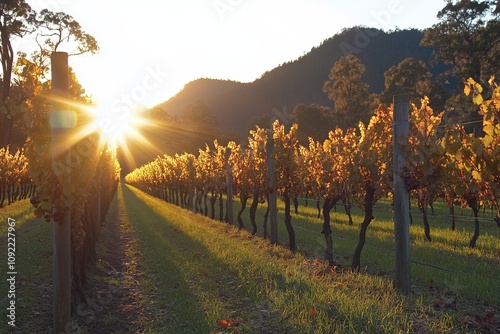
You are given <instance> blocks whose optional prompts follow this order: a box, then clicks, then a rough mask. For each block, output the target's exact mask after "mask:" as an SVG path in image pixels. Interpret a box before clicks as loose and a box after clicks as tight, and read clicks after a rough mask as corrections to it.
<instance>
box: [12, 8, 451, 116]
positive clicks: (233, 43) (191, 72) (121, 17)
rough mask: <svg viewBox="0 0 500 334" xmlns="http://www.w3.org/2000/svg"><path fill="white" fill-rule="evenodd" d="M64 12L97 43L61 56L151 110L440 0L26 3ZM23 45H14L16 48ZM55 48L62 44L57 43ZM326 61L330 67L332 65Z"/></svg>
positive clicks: (90, 79)
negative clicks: (93, 50) (202, 85)
mask: <svg viewBox="0 0 500 334" xmlns="http://www.w3.org/2000/svg"><path fill="white" fill-rule="evenodd" d="M28 3H29V4H30V5H31V6H32V7H33V8H34V9H36V10H40V9H42V8H48V9H50V10H52V11H64V12H66V13H68V14H70V15H72V16H73V17H74V18H75V19H76V20H77V21H78V22H79V23H80V24H81V25H82V27H83V29H84V30H85V31H86V32H87V33H89V34H91V35H93V36H94V37H95V38H96V39H97V41H98V43H99V46H100V52H99V54H97V55H94V56H78V57H70V59H69V62H70V66H72V67H73V68H74V70H75V72H76V74H77V77H78V78H79V80H80V82H81V83H82V84H83V86H84V87H85V89H86V90H87V92H88V93H89V94H92V95H93V97H94V99H96V100H99V101H100V102H101V103H103V104H112V103H115V104H116V101H124V100H125V99H128V102H127V103H128V104H134V105H135V104H143V105H146V106H149V107H150V106H153V105H155V104H157V103H159V102H162V101H164V100H167V99H168V98H169V97H171V96H173V95H175V94H176V93H177V92H178V91H179V90H181V89H182V87H183V86H184V84H186V83H187V82H189V81H191V80H194V79H196V78H200V77H210V78H219V79H231V80H238V81H243V82H249V81H253V80H255V79H256V78H258V77H259V76H261V75H262V74H263V73H264V72H265V71H267V70H271V69H272V68H274V67H276V66H277V65H279V64H281V63H284V62H287V61H291V60H294V59H296V58H298V57H300V56H301V55H303V54H304V53H307V52H308V51H310V50H311V48H312V47H315V46H318V45H319V44H321V42H322V41H323V40H325V39H327V38H329V37H332V36H333V35H335V34H336V33H339V32H340V30H341V29H342V28H344V27H352V26H354V25H365V26H370V27H376V28H381V29H384V30H392V29H394V28H396V27H398V28H401V29H403V28H409V27H413V28H420V29H423V28H426V27H429V26H431V25H432V24H434V23H436V22H437V19H436V14H437V12H438V11H439V10H440V9H441V8H442V7H444V5H445V2H444V1H442V0H360V1H355V0H352V1H346V0H342V1H340V0H288V1H283V0H282V1H277V0H184V1H171V0H161V1H160V0H156V1H155V0H142V1H137V0H135V1H132V0H85V1H83V0H80V1H77V0H28ZM23 43H26V42H22V43H21V44H20V45H14V46H15V47H16V46H19V47H20V48H23V47H24V46H25V45H23ZM16 51H17V50H16ZM60 51H69V50H64V49H63V48H61V49H60ZM332 65H333V64H332Z"/></svg>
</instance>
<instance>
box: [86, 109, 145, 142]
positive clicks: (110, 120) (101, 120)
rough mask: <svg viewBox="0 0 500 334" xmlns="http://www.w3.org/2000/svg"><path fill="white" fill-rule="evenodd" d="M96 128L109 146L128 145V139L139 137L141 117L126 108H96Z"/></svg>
mask: <svg viewBox="0 0 500 334" xmlns="http://www.w3.org/2000/svg"><path fill="white" fill-rule="evenodd" d="M93 112H94V117H95V120H94V126H95V128H96V129H97V130H98V131H99V132H100V133H101V136H102V137H103V139H104V140H105V141H106V142H107V144H108V145H109V146H112V147H117V146H124V145H126V142H127V139H128V138H131V137H136V136H138V135H139V132H138V131H139V126H140V124H141V120H140V117H138V116H137V115H135V113H134V112H133V111H132V110H128V109H125V108H107V107H102V106H98V107H97V108H94V110H93Z"/></svg>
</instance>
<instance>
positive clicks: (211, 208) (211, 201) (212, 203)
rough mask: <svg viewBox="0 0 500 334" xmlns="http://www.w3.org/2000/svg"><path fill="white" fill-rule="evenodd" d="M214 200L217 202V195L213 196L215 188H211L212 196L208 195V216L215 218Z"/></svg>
mask: <svg viewBox="0 0 500 334" xmlns="http://www.w3.org/2000/svg"><path fill="white" fill-rule="evenodd" d="M215 202H217V196H215V190H212V197H210V218H212V219H214V218H215Z"/></svg>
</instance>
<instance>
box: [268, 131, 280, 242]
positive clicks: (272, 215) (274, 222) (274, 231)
mask: <svg viewBox="0 0 500 334" xmlns="http://www.w3.org/2000/svg"><path fill="white" fill-rule="evenodd" d="M273 152H274V139H273V131H272V130H268V131H267V143H266V161H267V184H268V189H269V224H270V226H271V228H270V236H271V244H273V245H276V244H278V213H277V211H276V202H277V196H276V188H275V187H276V180H275V177H276V176H275V173H274V161H273Z"/></svg>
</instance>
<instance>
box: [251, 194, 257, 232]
mask: <svg viewBox="0 0 500 334" xmlns="http://www.w3.org/2000/svg"><path fill="white" fill-rule="evenodd" d="M258 205H259V193H258V192H254V194H253V197H252V204H250V223H251V224H252V227H253V231H252V234H253V235H255V234H257V223H256V222H255V214H256V213H257V206H258Z"/></svg>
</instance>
